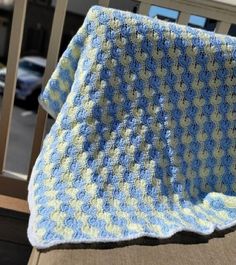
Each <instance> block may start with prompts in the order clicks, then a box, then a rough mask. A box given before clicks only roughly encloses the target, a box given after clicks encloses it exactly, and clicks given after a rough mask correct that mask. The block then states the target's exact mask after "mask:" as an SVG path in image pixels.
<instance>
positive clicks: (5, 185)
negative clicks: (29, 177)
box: [0, 172, 28, 200]
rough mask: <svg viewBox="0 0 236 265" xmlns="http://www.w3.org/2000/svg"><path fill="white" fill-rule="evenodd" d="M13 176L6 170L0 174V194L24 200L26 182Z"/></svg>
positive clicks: (26, 188)
mask: <svg viewBox="0 0 236 265" xmlns="http://www.w3.org/2000/svg"><path fill="white" fill-rule="evenodd" d="M13 177H14V176H12V175H11V174H8V172H3V173H2V174H0V194H2V195H6V196H12V197H15V198H19V199H24V200H26V199H27V193H28V192H27V190H28V183H27V182H26V181H24V180H20V179H16V178H13Z"/></svg>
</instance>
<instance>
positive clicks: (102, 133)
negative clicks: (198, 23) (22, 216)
mask: <svg viewBox="0 0 236 265" xmlns="http://www.w3.org/2000/svg"><path fill="white" fill-rule="evenodd" d="M235 94H236V39H235V38H233V37H229V36H223V35H217V34H214V33H211V32H206V31H202V30H198V29H193V28H191V27H185V26H180V25H176V24H173V23H167V22H163V21H159V20H156V19H152V18H149V17H146V16H141V15H137V14H132V13H129V12H123V11H118V10H115V9H110V8H103V7H98V6H94V7H92V8H91V9H90V10H89V12H88V14H87V17H86V19H85V21H84V24H83V26H82V27H81V28H80V29H79V31H78V33H77V34H76V35H75V36H74V37H73V39H72V40H71V42H70V44H69V46H68V48H67V49H66V51H65V52H64V54H63V56H62V57H61V59H60V61H59V63H58V65H57V67H56V69H55V71H54V73H53V75H52V77H51V79H50V80H49V82H48V84H47V86H46V88H45V90H44V91H43V92H42V94H41V96H40V102H41V104H42V105H43V106H44V108H45V109H47V111H48V112H49V113H50V114H51V115H52V116H54V117H55V118H56V121H55V123H54V125H53V126H52V128H51V130H50V132H49V134H48V135H47V136H46V138H45V140H44V143H43V147H42V150H41V152H40V155H39V157H38V159H37V161H36V163H35V166H34V169H33V172H32V177H31V180H30V184H29V206H30V211H31V215H30V221H29V227H28V236H29V239H30V242H31V243H32V245H33V246H36V247H38V248H46V247H49V246H52V245H55V244H60V243H68V242H70V243H78V242H95V241H118V240H127V239H132V238H137V237H141V236H151V237H158V238H166V237H170V236H172V235H173V234H174V233H176V232H178V231H182V230H185V231H194V232H196V233H200V234H210V233H212V232H213V231H214V229H225V228H227V227H230V226H232V225H235V224H236V178H235V175H236V174H235V172H236V146H235V145H236V141H235V140H236V133H235V121H236V117H235V111H236V104H235V103H236V97H235Z"/></svg>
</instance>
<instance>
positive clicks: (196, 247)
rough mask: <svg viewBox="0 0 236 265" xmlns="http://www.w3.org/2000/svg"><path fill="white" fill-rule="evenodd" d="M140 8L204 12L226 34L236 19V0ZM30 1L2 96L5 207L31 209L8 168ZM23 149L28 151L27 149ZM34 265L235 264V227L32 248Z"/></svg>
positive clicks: (0, 174) (20, 1) (55, 36)
mask: <svg viewBox="0 0 236 265" xmlns="http://www.w3.org/2000/svg"><path fill="white" fill-rule="evenodd" d="M67 2H68V0H57V2H56V8H55V14H54V19H53V25H52V31H51V32H52V33H51V38H50V43H49V48H48V56H47V66H46V70H45V75H44V80H43V85H45V84H46V82H47V80H48V79H49V77H50V76H51V74H52V72H53V70H54V68H55V65H56V63H57V60H58V52H59V47H60V40H61V36H62V29H63V24H64V18H65V14H66V7H67ZM109 2H110V1H109V0H100V1H98V3H99V4H100V5H102V6H109ZM137 2H138V3H140V5H139V13H141V14H145V15H147V14H148V11H149V8H150V6H151V5H157V6H161V7H166V8H171V9H175V10H178V11H179V17H178V20H177V22H178V23H179V24H187V23H188V22H189V18H190V15H191V14H193V15H199V16H203V17H207V18H211V19H215V20H217V24H216V29H215V31H216V32H218V33H224V34H227V33H228V31H229V29H230V26H231V24H233V23H235V24H236V0H175V1H173V0H172V1H171V0H143V1H138V0H137ZM26 4H27V0H17V1H15V4H14V5H15V6H14V14H13V21H12V31H11V39H10V46H9V55H8V63H7V76H6V89H5V93H4V97H3V104H2V111H1V120H0V208H6V209H11V210H15V211H20V212H28V205H27V201H26V197H27V185H28V179H29V178H28V179H27V180H26V181H23V180H19V179H17V178H16V177H17V176H16V175H13V174H12V173H10V172H7V171H6V170H5V158H6V153H7V152H6V151H7V146H8V139H9V131H10V124H11V117H12V111H13V101H14V95H15V85H16V73H17V67H18V62H19V56H20V50H21V43H22V35H23V30H24V19H25V11H26ZM46 121H47V114H46V112H45V111H44V110H43V109H42V108H41V107H39V109H38V115H37V122H36V127H35V135H34V140H33V148H32V154H31V161H30V162H29V174H28V176H30V173H31V169H32V166H33V164H34V162H35V159H36V157H37V156H38V153H39V151H40V148H41V144H42V140H43V138H44V131H45V124H46ZM22 151H24V150H22ZM28 264H29V265H36V264H37V265H52V264H63V265H67V264H70V265H73V264H77V265H80V264H81V265H82V264H83V265H90V264H91V265H92V264H93V265H95V264H110V265H113V264H114V265H117V264H137V265H141V264H145V265H147V264H150V265H155V264H157V265H162V264H163V265H164V264H168V265H172V264H175V265H177V264H181V265H184V264H186V265H195V264H196V265H197V264H202V265H205V264H206V265H211V264H214V265H223V264H225V265H233V264H236V230H235V228H231V229H228V230H227V231H221V232H215V233H214V234H213V235H211V236H200V235H196V234H193V233H187V232H182V233H178V234H176V235H175V236H173V237H172V238H170V239H166V240H158V239H149V238H141V239H137V240H132V241H129V242H119V243H110V244H109V243H106V244H105V243H101V244H89V245H86V244H79V245H64V246H60V247H57V248H53V249H49V250H47V251H38V250H36V249H33V251H32V254H31V257H30V260H29V263H28Z"/></svg>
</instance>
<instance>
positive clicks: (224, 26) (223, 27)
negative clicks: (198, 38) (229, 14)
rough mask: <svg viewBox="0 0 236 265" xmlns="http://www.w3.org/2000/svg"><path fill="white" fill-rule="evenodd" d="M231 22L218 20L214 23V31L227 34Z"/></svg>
mask: <svg viewBox="0 0 236 265" xmlns="http://www.w3.org/2000/svg"><path fill="white" fill-rule="evenodd" d="M230 26H231V24H230V23H227V22H224V21H218V22H217V24H216V28H215V32H217V33H221V34H228V32H229V29H230Z"/></svg>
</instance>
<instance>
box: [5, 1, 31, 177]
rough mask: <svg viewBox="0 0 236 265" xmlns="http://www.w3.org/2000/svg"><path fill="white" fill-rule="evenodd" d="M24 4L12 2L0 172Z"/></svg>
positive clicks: (12, 99) (21, 31) (10, 106)
mask: <svg viewBox="0 0 236 265" xmlns="http://www.w3.org/2000/svg"><path fill="white" fill-rule="evenodd" d="M26 4H27V0H17V1H15V3H14V13H13V20H12V29H11V37H10V45H9V52H8V60H7V74H6V80H5V89H4V95H3V102H2V110H1V119H0V173H1V172H2V171H3V169H4V166H5V160H6V155H7V146H8V140H9V134H10V126H11V118H12V111H13V104H14V98H15V91H16V80H17V69H18V63H19V57H20V51H21V44H22V37H23V30H24V22H25V12H26ZM22 151H23V150H22Z"/></svg>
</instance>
